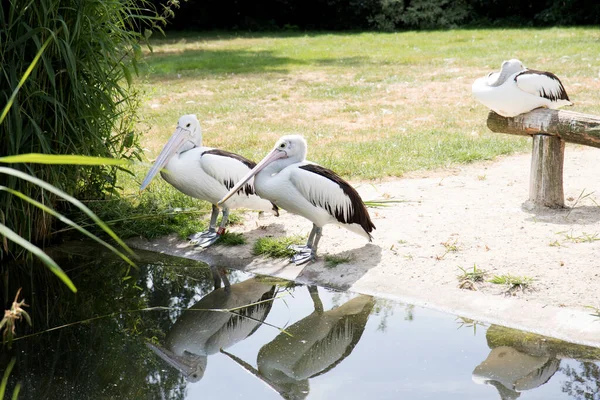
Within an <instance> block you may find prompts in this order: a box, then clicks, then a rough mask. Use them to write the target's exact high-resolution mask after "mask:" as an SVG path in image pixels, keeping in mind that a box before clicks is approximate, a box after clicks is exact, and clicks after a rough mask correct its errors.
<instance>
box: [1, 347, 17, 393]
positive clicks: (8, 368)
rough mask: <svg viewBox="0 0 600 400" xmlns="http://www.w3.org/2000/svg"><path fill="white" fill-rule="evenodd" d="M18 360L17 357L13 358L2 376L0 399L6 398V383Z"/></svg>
mask: <svg viewBox="0 0 600 400" xmlns="http://www.w3.org/2000/svg"><path fill="white" fill-rule="evenodd" d="M16 362H17V359H16V358H14V357H13V358H12V359H11V360H10V362H9V363H8V366H7V367H6V370H5V371H4V375H3V376H2V383H0V399H4V393H5V392H6V385H7V384H8V377H9V376H10V373H11V371H12V369H13V367H14V366H15V363H16Z"/></svg>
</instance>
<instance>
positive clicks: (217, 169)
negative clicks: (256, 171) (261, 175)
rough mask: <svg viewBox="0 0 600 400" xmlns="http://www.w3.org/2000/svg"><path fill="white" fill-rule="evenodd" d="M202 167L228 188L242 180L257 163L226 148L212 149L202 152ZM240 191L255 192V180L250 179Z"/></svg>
mask: <svg viewBox="0 0 600 400" xmlns="http://www.w3.org/2000/svg"><path fill="white" fill-rule="evenodd" d="M200 163H201V165H202V169H203V170H204V172H206V173H207V174H208V175H210V176H212V177H213V178H214V179H216V180H217V181H218V182H220V183H221V184H223V186H225V187H226V188H227V190H229V189H231V188H232V187H233V186H234V185H235V184H236V182H238V181H239V180H241V179H242V178H243V177H244V176H245V175H246V174H247V173H248V172H249V171H250V170H251V169H252V168H254V167H255V166H256V163H255V162H253V161H250V160H248V159H247V158H244V157H242V156H240V155H239V154H235V153H230V152H228V151H224V150H218V149H211V150H207V151H205V152H203V153H202V155H201V158H200ZM238 193H240V194H241V193H244V194H246V195H252V194H255V193H254V181H253V180H251V181H248V183H247V184H245V185H244V186H243V187H242V188H241V189H240V190H239V192H238Z"/></svg>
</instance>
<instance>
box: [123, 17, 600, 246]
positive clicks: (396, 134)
mask: <svg viewBox="0 0 600 400" xmlns="http://www.w3.org/2000/svg"><path fill="white" fill-rule="evenodd" d="M152 46H153V49H154V52H153V53H151V54H148V55H147V57H146V65H145V66H143V67H142V76H141V77H140V78H138V79H137V80H136V81H135V82H136V84H137V85H138V86H139V87H140V88H141V90H142V91H143V92H144V93H145V95H144V98H143V102H142V112H141V114H142V115H143V116H144V117H143V120H142V122H141V123H140V124H139V127H140V129H142V130H143V131H144V132H145V134H144V136H143V137H142V139H141V144H142V147H144V148H145V149H146V156H147V157H148V158H149V159H153V158H154V157H156V155H157V154H158V152H159V151H160V149H161V148H162V146H163V145H164V144H165V143H166V141H167V139H168V138H169V136H170V135H171V134H172V132H173V130H174V128H175V124H176V122H177V119H178V118H179V116H181V115H182V114H186V113H194V114H197V115H198V118H199V119H200V121H201V124H202V128H203V133H204V142H205V145H207V146H212V147H217V148H222V149H226V150H229V151H233V152H236V153H239V154H242V155H243V156H245V157H248V158H250V159H253V160H255V161H258V160H259V159H261V158H262V157H263V156H264V155H266V153H267V152H268V151H269V150H270V149H271V147H272V146H273V144H274V143H275V141H276V140H277V139H278V138H279V137H280V136H282V135H284V134H290V133H301V134H303V135H304V136H305V137H306V138H307V141H308V144H309V154H308V158H309V159H310V160H311V161H315V162H317V163H319V164H322V165H324V166H326V167H328V168H331V169H333V170H335V171H336V172H337V173H339V174H340V175H341V176H342V177H344V178H346V179H353V180H360V179H367V180H368V179H379V178H384V177H400V176H402V175H403V174H405V173H407V172H411V171H415V170H429V169H435V168H447V167H451V166H455V165H458V164H466V163H471V162H475V161H480V160H492V159H494V158H495V157H497V156H499V155H508V154H513V153H518V152H529V151H530V142H529V140H528V139H527V138H520V137H514V136H512V135H502V134H495V133H492V132H490V131H489V130H488V128H487V127H486V118H487V110H486V109H485V107H484V106H482V105H481V104H479V103H478V102H476V101H475V100H474V99H473V98H472V96H471V84H472V82H473V81H474V80H475V79H476V78H478V77H481V76H484V75H486V74H487V73H488V72H490V71H492V70H497V69H498V68H499V67H500V64H501V62H502V61H503V60H505V59H508V58H512V57H518V58H520V59H521V60H522V61H523V62H524V63H525V65H528V66H530V67H531V68H536V69H543V70H548V71H553V72H554V73H556V74H557V75H558V76H559V77H560V78H561V80H562V82H563V83H564V85H565V87H566V89H567V91H568V93H569V95H570V97H571V99H572V100H573V101H574V102H575V106H574V107H573V108H572V109H573V110H574V111H580V112H584V113H585V112H588V113H597V107H596V105H597V104H599V103H600V91H597V90H590V89H589V88H590V87H594V85H595V81H594V79H596V78H597V70H596V68H595V67H594V64H593V62H591V61H590V54H598V53H599V52H600V31H598V30H597V29H594V28H589V29H588V28H552V29H502V30H477V29H470V30H466V29H465V30H460V29H457V30H449V31H431V32H398V33H373V32H369V33H326V32H316V33H281V34H279V33H267V34H261V33H252V34H229V33H214V32H213V33H195V32H187V33H178V34H173V33H168V34H167V37H166V38H164V39H154V40H153V41H152ZM548 54H551V55H552V56H551V57H548ZM147 169H148V166H143V167H142V166H140V167H137V168H134V173H135V175H136V177H129V176H127V177H125V174H123V176H122V178H123V177H124V178H125V180H124V181H120V182H121V184H122V186H123V188H124V189H123V193H124V194H125V195H126V196H137V194H138V187H139V181H140V180H141V178H142V177H143V175H144V174H145V172H146V171H147ZM157 181H161V179H160V178H159V179H157ZM153 185H157V183H156V182H154V183H153ZM158 185H163V186H164V185H165V184H164V182H161V183H160V184H158ZM145 196H155V195H154V194H150V193H149V192H147V193H144V194H142V196H141V197H142V198H141V199H139V200H136V201H137V202H138V203H139V205H138V206H137V207H138V209H139V210H140V212H142V210H143V203H144V202H145V200H144V197H145ZM158 196H159V197H161V199H160V200H154V201H153V202H151V203H152V204H153V205H156V206H157V207H156V208H151V209H150V210H151V212H148V213H146V214H151V213H154V212H158V211H160V210H162V208H159V207H158V206H159V204H157V203H162V204H163V205H164V207H166V208H165V209H168V208H169V205H171V206H172V205H175V204H181V202H182V200H181V198H180V197H178V195H176V194H174V193H173V191H168V190H162V189H161V191H160V193H159V194H158ZM183 203H185V201H183ZM196 204H198V203H197V202H196ZM176 207H181V206H180V205H177V206H176ZM202 208H203V210H206V211H208V210H210V207H209V206H202ZM193 218H194V219H197V218H196V216H195V215H194V216H193ZM146 222H147V224H146V226H145V227H144V231H146V232H154V231H155V230H156V231H160V232H161V234H162V232H164V231H165V230H168V229H176V230H177V229H179V228H177V223H170V222H167V223H164V221H163V220H162V218H158V219H156V220H151V221H150V220H147V221H146ZM179 223H180V222H179ZM194 223H195V224H196V223H197V222H194ZM153 224H154V225H153ZM184 230H187V228H186V229H184ZM180 235H182V234H181V233H180Z"/></svg>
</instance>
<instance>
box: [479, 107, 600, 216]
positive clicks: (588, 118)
mask: <svg viewBox="0 0 600 400" xmlns="http://www.w3.org/2000/svg"><path fill="white" fill-rule="evenodd" d="M487 126H488V128H490V130H491V131H492V132H497V133H509V134H512V135H521V136H533V151H532V156H531V175H530V177H529V201H530V202H531V203H532V205H533V206H542V207H551V208H560V207H564V205H565V202H564V191H563V162H564V153H565V142H570V143H578V144H582V145H585V146H592V147H598V148H600V117H598V116H594V115H587V114H581V113H577V112H572V111H564V110H549V109H546V108H538V109H536V110H533V111H531V112H528V113H526V114H521V115H517V116H516V117H512V118H506V117H502V116H500V115H498V114H496V113H495V112H493V111H490V113H489V114H488V119H487ZM599 156H600V154H599Z"/></svg>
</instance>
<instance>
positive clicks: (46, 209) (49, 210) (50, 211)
mask: <svg viewBox="0 0 600 400" xmlns="http://www.w3.org/2000/svg"><path fill="white" fill-rule="evenodd" d="M2 190H4V191H7V192H9V193H11V194H13V195H14V196H17V197H19V198H21V199H23V200H25V201H27V202H28V203H30V204H33V205H34V206H36V207H38V208H40V209H42V210H43V211H44V212H46V213H48V214H50V215H52V216H54V217H55V218H57V219H58V220H60V221H61V222H63V223H65V224H67V225H70V226H71V227H73V228H74V229H77V230H78V231H79V232H81V233H83V234H84V235H86V236H87V237H89V238H91V239H93V240H95V241H96V242H98V243H100V244H101V245H103V246H104V247H106V248H107V249H109V250H110V251H112V252H113V253H115V254H116V255H118V256H119V257H121V258H122V259H123V260H124V261H125V262H126V263H128V264H129V265H131V266H132V267H137V265H135V263H134V262H133V261H131V260H130V259H129V258H128V257H127V256H126V255H125V254H123V253H122V252H120V251H119V250H117V249H116V248H115V247H114V246H112V245H111V244H109V243H107V242H105V241H104V240H102V239H100V238H99V237H98V236H96V235H94V234H93V233H91V232H90V231H88V230H87V229H85V228H83V227H82V226H80V225H78V224H76V223H75V222H73V221H71V220H70V219H69V218H67V217H65V216H64V215H62V214H61V213H59V212H57V211H55V210H53V209H52V208H50V207H48V206H46V205H45V204H42V203H40V202H39V201H37V200H34V199H32V198H31V197H29V196H26V195H25V194H23V193H21V192H18V191H16V190H13V189H10V188H7V187H5V186H0V191H2Z"/></svg>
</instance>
